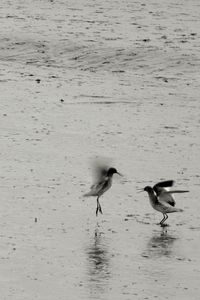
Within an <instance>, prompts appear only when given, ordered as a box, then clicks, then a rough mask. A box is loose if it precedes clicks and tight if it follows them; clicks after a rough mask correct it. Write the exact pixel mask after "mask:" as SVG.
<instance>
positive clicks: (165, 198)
mask: <svg viewBox="0 0 200 300" xmlns="http://www.w3.org/2000/svg"><path fill="white" fill-rule="evenodd" d="M173 183H174V181H173V180H167V181H162V182H159V183H157V184H155V185H154V186H153V188H152V187H150V186H146V187H145V188H144V191H146V192H147V193H148V195H149V200H150V203H151V205H152V207H153V208H154V209H155V210H157V211H160V212H161V213H162V214H163V219H162V220H161V221H160V225H161V226H164V222H165V221H166V220H167V218H168V215H167V214H168V213H173V212H182V211H183V210H182V209H179V208H175V200H174V198H173V196H172V194H175V193H186V192H189V191H186V190H182V191H181V190H168V188H169V187H171V186H172V185H173Z"/></svg>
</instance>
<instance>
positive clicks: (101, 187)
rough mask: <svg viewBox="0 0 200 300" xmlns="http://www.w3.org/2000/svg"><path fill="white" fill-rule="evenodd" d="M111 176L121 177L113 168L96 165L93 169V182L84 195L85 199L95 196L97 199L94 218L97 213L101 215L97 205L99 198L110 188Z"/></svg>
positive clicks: (99, 207) (99, 206) (98, 204)
mask: <svg viewBox="0 0 200 300" xmlns="http://www.w3.org/2000/svg"><path fill="white" fill-rule="evenodd" d="M113 174H118V175H120V176H122V175H121V174H120V173H119V172H118V171H117V170H116V169H115V168H108V167H107V166H105V165H104V166H103V165H96V167H95V177H96V178H95V182H94V184H93V185H92V186H91V188H90V191H89V192H88V193H87V194H85V195H84V196H85V197H89V196H95V197H97V208H96V216H98V212H100V213H101V214H102V209H101V205H100V203H99V198H100V197H101V196H102V195H103V194H104V193H105V192H106V191H107V190H108V189H109V188H111V186H112V178H113Z"/></svg>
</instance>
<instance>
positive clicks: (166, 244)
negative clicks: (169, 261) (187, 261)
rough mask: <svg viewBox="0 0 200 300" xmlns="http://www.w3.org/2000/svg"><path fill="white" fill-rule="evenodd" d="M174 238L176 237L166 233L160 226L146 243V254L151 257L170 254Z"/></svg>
mask: <svg viewBox="0 0 200 300" xmlns="http://www.w3.org/2000/svg"><path fill="white" fill-rule="evenodd" d="M176 240H177V237H174V236H172V235H170V234H168V233H167V230H166V229H165V228H162V231H161V232H157V231H156V232H155V233H154V234H153V236H152V237H151V238H150V240H149V241H148V244H147V253H148V256H149V257H151V258H160V257H162V256H166V257H170V256H172V254H173V251H174V243H175V241H176Z"/></svg>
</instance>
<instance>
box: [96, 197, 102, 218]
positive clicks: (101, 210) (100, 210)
mask: <svg viewBox="0 0 200 300" xmlns="http://www.w3.org/2000/svg"><path fill="white" fill-rule="evenodd" d="M97 201H98V206H99V211H100V213H101V214H102V209H101V205H100V203H99V197H98V199H97Z"/></svg>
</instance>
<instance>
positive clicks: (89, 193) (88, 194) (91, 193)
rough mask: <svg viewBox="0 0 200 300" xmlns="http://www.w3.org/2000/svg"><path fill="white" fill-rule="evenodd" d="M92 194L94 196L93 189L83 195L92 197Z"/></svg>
mask: <svg viewBox="0 0 200 300" xmlns="http://www.w3.org/2000/svg"><path fill="white" fill-rule="evenodd" d="M90 196H94V195H93V192H92V191H90V192H88V193H86V194H84V195H83V197H90Z"/></svg>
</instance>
